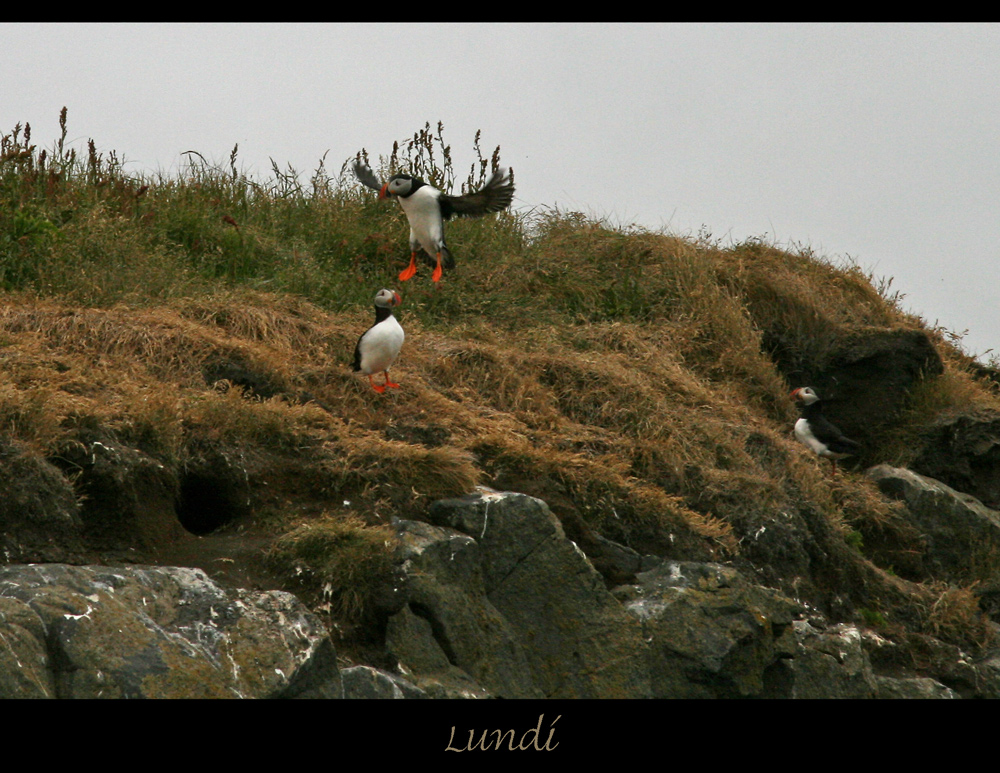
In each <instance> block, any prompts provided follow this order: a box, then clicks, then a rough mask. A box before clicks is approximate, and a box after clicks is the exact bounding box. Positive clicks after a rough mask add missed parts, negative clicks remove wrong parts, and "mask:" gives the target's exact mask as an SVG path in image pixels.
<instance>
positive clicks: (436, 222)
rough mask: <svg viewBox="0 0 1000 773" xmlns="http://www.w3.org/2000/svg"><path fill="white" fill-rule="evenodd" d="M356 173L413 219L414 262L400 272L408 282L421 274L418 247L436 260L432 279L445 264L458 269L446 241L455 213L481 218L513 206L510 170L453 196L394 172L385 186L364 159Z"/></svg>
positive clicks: (438, 278)
mask: <svg viewBox="0 0 1000 773" xmlns="http://www.w3.org/2000/svg"><path fill="white" fill-rule="evenodd" d="M354 174H355V176H356V177H357V178H358V180H360V181H361V182H362V183H363V184H364V185H367V186H368V187H369V188H371V189H372V190H376V191H378V192H379V193H378V197H379V198H380V199H384V198H388V197H390V196H395V197H396V198H397V199H399V204H400V206H401V207H402V208H403V212H405V213H406V219H407V220H408V221H409V222H410V265H409V266H407V267H406V268H405V269H403V271H402V272H400V274H399V280H400V281H401V282H405V281H406V280H408V279H410V278H412V277H413V275H414V274H416V273H417V250H419V249H420V248H421V247H422V248H423V249H424V251H425V252H426V253H427V254H428V255H430V256H431V257H433V258H434V259H435V264H434V273H433V274H432V275H431V280H432V281H434V282H437V281H440V279H441V274H442V270H441V269H442V266H443V267H444V268H448V269H451V268H454V267H455V260H454V258H452V256H451V253H450V252H449V251H448V246H447V245H446V244H445V241H444V221H445V220H448V219H449V218H450V217H451V216H452V215H464V216H466V217H481V216H483V215H488V214H489V213H490V212H499V211H500V210H502V209H506V208H507V207H509V206H510V202H511V201H512V200H513V198H514V183H513V181H511V179H510V178H509V177H508V176H507V170H505V169H502V168H501V169H498V170H497V171H495V172H494V173H493V176H492V177H490V179H489V181H488V182H487V183H486V185H484V186H483V187H482V188H480V189H479V190H478V191H474V192H472V193H467V194H465V195H464V196H449V195H447V194H445V193H442V192H441V191H439V190H438V189H437V188H432V187H431V186H430V185H428V184H427V183H425V182H424V181H423V180H421V179H420V178H419V177H412V176H410V175H408V174H394V175H393V176H392V177H390V178H389V182H387V183H386V184H385V185H381V184H380V183H379V181H378V178H377V177H376V176H375V174H374V173H373V172H372V170H371V169H370V168H369V167H368V166H367V165H366V164H364V163H363V162H361V161H360V160H355V162H354Z"/></svg>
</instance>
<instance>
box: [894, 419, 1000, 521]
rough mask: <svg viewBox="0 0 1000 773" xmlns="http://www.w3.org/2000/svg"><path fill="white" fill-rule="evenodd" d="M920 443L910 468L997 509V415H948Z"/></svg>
mask: <svg viewBox="0 0 1000 773" xmlns="http://www.w3.org/2000/svg"><path fill="white" fill-rule="evenodd" d="M922 441H923V446H922V449H921V452H920V455H919V456H918V457H917V458H916V459H914V460H913V462H912V463H911V465H910V466H911V467H912V468H913V469H914V470H915V471H916V472H918V473H920V474H922V475H926V476H928V477H931V478H934V479H936V480H939V481H941V482H942V483H944V484H946V485H948V486H950V487H951V488H953V489H957V490H958V491H962V492H965V493H966V494H970V495H971V496H974V497H975V498H976V499H978V500H980V501H981V502H982V503H983V504H985V505H986V506H987V507H991V508H994V509H997V508H1000V416H996V415H993V414H986V415H968V414H965V415H961V416H949V417H947V418H945V419H942V420H940V421H938V422H936V423H935V424H933V425H932V426H930V427H928V428H927V429H925V430H924V432H923V433H922Z"/></svg>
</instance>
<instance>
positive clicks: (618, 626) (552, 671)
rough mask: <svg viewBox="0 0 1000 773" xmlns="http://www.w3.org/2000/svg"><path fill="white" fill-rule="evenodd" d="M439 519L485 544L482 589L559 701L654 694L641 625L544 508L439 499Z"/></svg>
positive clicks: (515, 498) (548, 693)
mask: <svg viewBox="0 0 1000 773" xmlns="http://www.w3.org/2000/svg"><path fill="white" fill-rule="evenodd" d="M430 518H431V520H432V521H433V522H434V523H435V524H437V525H439V526H442V527H445V528H448V529H452V530H454V531H456V532H458V533H459V534H460V535H464V537H465V538H471V539H473V540H475V542H476V544H477V545H478V553H479V556H480V559H479V560H480V566H481V572H482V587H483V590H484V591H485V594H486V598H487V599H488V600H489V602H490V604H491V605H492V606H493V607H494V608H495V609H496V610H497V611H498V612H499V613H500V614H501V615H503V618H504V619H505V620H506V622H507V624H508V625H509V626H510V629H511V630H512V631H513V634H514V636H515V637H516V641H517V643H518V644H519V646H520V648H521V649H522V651H523V652H524V655H525V657H526V659H527V662H528V664H529V666H530V670H531V674H532V679H533V683H534V685H535V686H536V687H537V688H538V689H539V690H540V691H541V694H542V695H544V696H545V697H550V698H570V697H576V698H639V697H647V696H648V695H650V691H649V677H648V673H647V672H646V670H645V668H644V667H643V666H642V663H643V662H644V652H645V644H644V642H643V640H642V628H641V625H640V624H639V621H638V620H636V619H635V618H634V617H633V616H632V615H629V614H628V613H627V612H626V611H625V610H624V609H623V608H622V606H621V604H620V603H619V602H618V601H617V600H616V599H615V598H614V597H613V596H612V595H611V594H610V593H609V592H608V590H607V589H606V587H605V584H604V580H603V579H602V577H601V575H600V574H598V572H597V571H596V570H595V569H594V567H593V566H592V565H591V563H590V562H589V561H588V560H587V557H586V556H585V555H584V554H583V552H582V551H581V550H580V549H579V548H578V547H577V546H576V545H575V544H574V543H572V542H571V541H570V540H568V539H567V538H566V536H565V534H564V533H563V530H562V526H561V525H560V523H559V521H558V519H557V518H556V517H555V516H554V515H553V514H552V512H551V511H550V510H549V508H548V505H546V504H545V502H543V501H541V500H539V499H535V498H533V497H529V496H525V495H524V494H515V493H500V492H494V491H488V490H487V491H479V492H477V493H475V494H471V495H469V496H466V497H462V498H458V499H449V500H443V501H440V502H435V503H434V504H433V505H432V506H431V508H430Z"/></svg>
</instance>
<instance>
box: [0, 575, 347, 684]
mask: <svg viewBox="0 0 1000 773" xmlns="http://www.w3.org/2000/svg"><path fill="white" fill-rule="evenodd" d="M0 640H2V642H3V644H4V646H2V647H0V697H6V698H28V697H36V698H53V697H55V698H171V697H178V698H292V697H327V698H336V697H341V696H342V693H343V690H342V686H341V679H340V673H339V671H338V669H337V663H336V653H335V651H334V648H333V644H332V643H331V641H330V638H329V636H328V635H327V633H326V631H325V630H324V629H323V627H322V625H321V624H320V622H319V620H318V619H317V618H316V617H315V616H313V615H312V614H311V613H310V612H309V611H308V610H307V609H306V608H305V606H304V605H303V604H302V603H301V602H300V601H299V600H298V599H296V598H295V597H294V596H292V595H291V594H289V593H284V592H282V591H268V592H263V593H253V592H248V591H225V590H223V589H222V588H220V587H219V586H218V585H216V584H215V583H214V582H212V581H211V580H210V579H209V578H208V576H207V575H206V574H205V573H204V572H202V571H201V570H199V569H185V568H177V567H118V568H112V567H100V566H65V565H60V564H52V565H50V564H39V565H30V566H6V567H0Z"/></svg>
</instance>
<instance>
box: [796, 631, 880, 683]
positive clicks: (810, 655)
mask: <svg viewBox="0 0 1000 773" xmlns="http://www.w3.org/2000/svg"><path fill="white" fill-rule="evenodd" d="M794 628H795V639H796V645H797V646H796V652H795V657H794V658H792V659H790V660H789V661H787V663H785V664H784V665H785V666H786V667H787V668H788V669H789V671H790V672H791V674H790V682H791V689H790V692H789V694H787V695H784V696H783V697H788V698H813V699H815V698H874V697H876V694H877V691H878V686H877V684H876V681H875V675H874V674H873V673H872V667H871V662H870V661H869V659H868V654H867V653H866V652H865V650H864V647H863V646H862V643H861V632H860V631H859V630H858V628H857V627H855V626H853V625H845V624H839V625H835V626H833V627H832V628H829V629H822V628H816V627H815V626H813V625H812V624H811V623H810V622H808V621H805V620H798V621H796V622H795V626H794Z"/></svg>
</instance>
